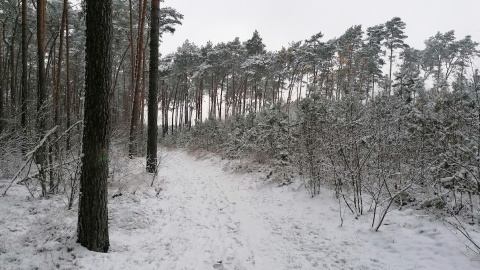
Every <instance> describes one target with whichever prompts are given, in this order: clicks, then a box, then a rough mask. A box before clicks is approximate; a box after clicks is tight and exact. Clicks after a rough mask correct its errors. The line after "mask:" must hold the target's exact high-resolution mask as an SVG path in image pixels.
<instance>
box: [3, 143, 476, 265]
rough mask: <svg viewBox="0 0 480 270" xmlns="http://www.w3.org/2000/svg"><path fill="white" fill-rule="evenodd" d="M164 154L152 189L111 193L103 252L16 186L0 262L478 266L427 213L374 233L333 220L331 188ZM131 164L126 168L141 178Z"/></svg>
mask: <svg viewBox="0 0 480 270" xmlns="http://www.w3.org/2000/svg"><path fill="white" fill-rule="evenodd" d="M167 155H168V156H167V157H166V159H165V162H164V164H163V165H164V166H163V167H162V169H161V170H160V179H161V183H160V186H161V187H162V191H161V192H160V193H159V194H158V196H156V193H155V191H153V189H149V188H142V187H140V188H139V189H138V191H137V192H136V193H135V194H128V193H125V192H124V194H123V195H122V196H119V197H116V198H112V199H110V201H109V211H110V244H111V248H110V251H109V253H107V254H102V253H94V252H89V251H87V250H86V249H84V248H83V247H81V246H79V245H78V244H76V243H75V237H74V235H75V224H76V217H75V216H76V211H66V210H65V207H64V205H62V204H61V202H59V201H61V200H58V199H57V200H37V202H38V203H32V201H28V200H25V197H26V196H25V191H24V187H22V186H15V187H14V189H13V190H12V192H11V193H12V195H10V196H9V197H5V198H4V199H2V198H0V212H1V213H2V215H0V225H2V226H0V269H53V268H60V269H200V270H202V269H261V270H263V269H265V270H269V269H364V270H367V269H436V270H438V269H480V262H479V261H472V260H470V259H469V258H467V256H465V255H464V253H466V248H465V245H464V242H463V241H462V239H461V238H460V237H458V236H455V235H454V234H452V233H451V232H450V231H448V229H446V228H445V227H444V226H443V225H442V224H441V223H439V222H437V221H435V220H432V219H431V218H429V217H428V216H426V215H420V214H419V213H415V212H413V211H411V210H404V211H397V210H395V211H392V213H390V214H389V215H388V216H387V218H386V221H385V225H384V226H382V228H381V230H380V232H373V231H372V230H371V229H370V226H369V223H370V222H371V221H370V217H369V215H365V216H363V217H360V218H359V219H354V217H353V216H352V215H350V214H349V213H346V214H345V220H344V223H343V226H342V227H340V226H339V225H340V217H339V213H338V204H337V202H336V201H335V200H334V199H333V198H331V197H329V196H331V193H332V192H331V191H328V190H326V191H324V193H323V194H322V195H321V196H318V197H316V198H314V199H312V198H309V197H308V194H307V192H306V191H304V190H303V189H300V190H296V189H298V187H299V185H298V184H297V185H295V184H294V185H292V186H283V187H278V186H276V185H275V184H273V183H267V182H266V181H265V180H264V179H263V177H262V176H263V175H265V174H260V173H258V174H256V173H248V174H235V173H231V172H225V171H223V170H222V168H223V167H224V166H223V165H225V161H222V160H220V159H219V158H217V157H213V156H207V158H203V159H201V160H198V159H196V158H194V157H192V156H190V155H188V154H186V153H185V152H182V151H168V154H167ZM138 162H139V163H141V162H142V161H141V160H138ZM137 168H139V170H138V172H136V173H133V172H132V174H131V175H130V177H133V178H138V179H141V178H142V177H143V178H145V181H144V182H149V181H150V180H149V179H150V178H149V177H150V176H148V175H146V174H145V173H143V172H142V171H143V166H137ZM140 182H141V181H140ZM0 184H1V182H0ZM2 200H3V201H2ZM52 205H53V206H52ZM22 209H24V210H22ZM473 235H474V236H475V237H479V236H480V233H478V232H477V233H474V234H473ZM2 240H3V241H2ZM467 255H468V254H467Z"/></svg>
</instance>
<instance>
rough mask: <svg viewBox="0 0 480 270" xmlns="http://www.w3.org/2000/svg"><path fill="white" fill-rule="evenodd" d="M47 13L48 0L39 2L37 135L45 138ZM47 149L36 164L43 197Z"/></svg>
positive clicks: (39, 151)
mask: <svg viewBox="0 0 480 270" xmlns="http://www.w3.org/2000/svg"><path fill="white" fill-rule="evenodd" d="M45 12H46V0H37V42H38V43H37V45H38V46H37V55H38V88H37V135H38V136H39V138H42V137H44V135H45V132H46V129H47V121H46V113H47V106H46V104H45V103H46V101H47V84H46V80H45ZM46 151H47V149H46V147H45V146H42V148H41V149H39V150H38V151H37V154H36V157H35V162H36V163H37V164H38V166H39V168H40V172H39V177H40V183H41V186H42V196H45V195H47V188H46V181H47V180H46V172H45V167H46V162H47V159H46Z"/></svg>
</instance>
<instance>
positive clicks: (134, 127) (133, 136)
mask: <svg viewBox="0 0 480 270" xmlns="http://www.w3.org/2000/svg"><path fill="white" fill-rule="evenodd" d="M142 2H143V4H142V9H141V10H142V12H141V14H140V22H139V30H138V31H139V33H138V44H137V57H136V67H135V76H136V77H135V84H134V95H133V107H132V118H131V120H130V136H129V148H128V153H129V156H130V157H133V156H135V155H137V154H138V145H137V138H138V134H139V130H138V129H139V125H140V123H139V122H140V116H141V115H140V114H141V110H142V108H141V105H142V102H141V90H142V89H141V87H140V80H141V78H142V73H143V72H142V70H141V69H142V65H143V63H142V62H143V53H144V51H143V49H144V48H143V38H144V29H145V17H146V16H145V13H146V7H147V0H144V1H142Z"/></svg>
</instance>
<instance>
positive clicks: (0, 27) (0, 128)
mask: <svg viewBox="0 0 480 270" xmlns="http://www.w3.org/2000/svg"><path fill="white" fill-rule="evenodd" d="M3 78H4V74H3V24H0V133H2V132H3V130H4V126H5V124H4V121H3V118H4V114H3V103H4V99H3V95H4V88H3Z"/></svg>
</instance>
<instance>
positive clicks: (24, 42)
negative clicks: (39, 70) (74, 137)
mask: <svg viewBox="0 0 480 270" xmlns="http://www.w3.org/2000/svg"><path fill="white" fill-rule="evenodd" d="M27 54H28V47H27V0H22V82H21V87H22V101H21V102H22V119H21V125H22V130H23V132H26V129H27V93H28V88H27V87H28V81H27V75H28V65H27Z"/></svg>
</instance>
